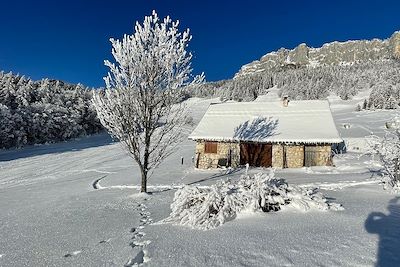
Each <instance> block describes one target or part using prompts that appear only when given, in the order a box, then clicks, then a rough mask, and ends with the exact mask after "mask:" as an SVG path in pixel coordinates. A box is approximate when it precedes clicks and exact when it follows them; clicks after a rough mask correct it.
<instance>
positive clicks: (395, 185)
mask: <svg viewBox="0 0 400 267" xmlns="http://www.w3.org/2000/svg"><path fill="white" fill-rule="evenodd" d="M397 126H399V125H397ZM369 143H370V145H371V146H372V149H373V151H374V152H375V153H376V154H377V155H378V156H379V160H380V162H381V164H382V167H383V171H382V175H383V183H384V184H385V186H388V187H389V188H392V189H394V190H395V191H400V129H396V130H395V131H393V132H387V133H386V135H385V136H384V137H383V138H380V137H377V136H372V137H370V138H369Z"/></svg>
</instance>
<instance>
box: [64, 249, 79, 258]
mask: <svg viewBox="0 0 400 267" xmlns="http://www.w3.org/2000/svg"><path fill="white" fill-rule="evenodd" d="M81 253H82V250H77V251H74V252H71V253H67V254H65V255H64V258H69V257H72V256H76V255H78V254H81Z"/></svg>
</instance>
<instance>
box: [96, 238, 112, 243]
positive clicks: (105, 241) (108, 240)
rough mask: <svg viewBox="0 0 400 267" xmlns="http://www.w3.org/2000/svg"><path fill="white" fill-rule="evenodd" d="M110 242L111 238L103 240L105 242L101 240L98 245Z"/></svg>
mask: <svg viewBox="0 0 400 267" xmlns="http://www.w3.org/2000/svg"><path fill="white" fill-rule="evenodd" d="M110 241H111V238H109V239H105V240H101V241H100V242H99V244H104V243H108V242H110Z"/></svg>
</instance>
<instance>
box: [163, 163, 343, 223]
mask: <svg viewBox="0 0 400 267" xmlns="http://www.w3.org/2000/svg"><path fill="white" fill-rule="evenodd" d="M283 207H293V208H295V209H299V210H302V211H307V210H310V209H317V210H328V209H334V210H340V209H341V206H340V205H338V204H335V203H328V202H327V200H326V198H324V197H323V195H322V194H321V193H319V192H316V190H315V189H303V188H300V187H295V186H289V185H288V184H287V183H286V182H285V181H284V180H283V179H279V178H275V177H274V172H273V171H271V172H270V173H269V174H265V173H258V174H255V175H253V176H250V175H243V176H242V177H241V178H240V179H239V180H238V181H232V180H227V181H219V182H217V183H216V184H215V185H212V186H210V187H196V186H185V187H184V188H182V189H179V190H178V191H177V192H176V193H175V197H174V201H173V203H172V204H171V210H172V212H171V214H170V216H169V217H168V218H167V219H166V220H165V222H171V223H174V224H180V225H186V226H189V227H192V228H197V229H202V230H208V229H212V228H216V227H218V226H220V225H221V224H223V223H225V222H227V221H229V220H232V219H234V218H235V217H236V215H237V214H238V213H240V212H242V211H244V210H246V211H264V212H270V211H279V210H281V209H282V208H283Z"/></svg>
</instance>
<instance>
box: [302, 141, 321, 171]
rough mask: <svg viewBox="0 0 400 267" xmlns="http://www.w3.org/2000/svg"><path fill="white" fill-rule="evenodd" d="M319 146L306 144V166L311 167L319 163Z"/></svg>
mask: <svg viewBox="0 0 400 267" xmlns="http://www.w3.org/2000/svg"><path fill="white" fill-rule="evenodd" d="M317 153H318V151H317V147H315V146H304V166H305V167H311V166H316V165H317V156H318V155H317Z"/></svg>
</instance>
